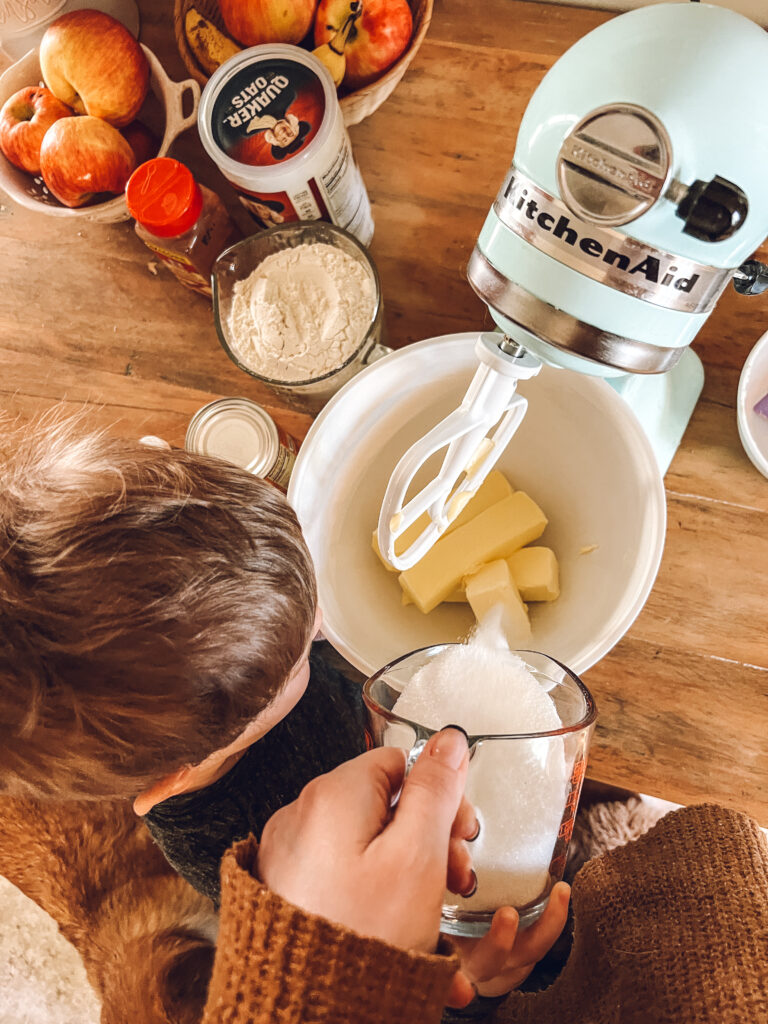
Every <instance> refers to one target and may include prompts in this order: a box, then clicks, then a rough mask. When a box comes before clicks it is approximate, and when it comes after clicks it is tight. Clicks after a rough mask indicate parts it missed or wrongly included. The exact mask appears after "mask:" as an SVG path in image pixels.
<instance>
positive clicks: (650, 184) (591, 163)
mask: <svg viewBox="0 0 768 1024" xmlns="http://www.w3.org/2000/svg"><path fill="white" fill-rule="evenodd" d="M570 153H571V154H573V157H574V158H575V159H576V160H578V161H579V163H580V164H581V166H582V167H589V168H590V170H593V171H599V172H600V173H601V174H605V175H607V176H608V177H610V178H613V179H614V181H621V182H622V183H624V184H628V185H631V186H632V188H634V189H637V190H638V191H639V192H643V193H646V192H647V193H649V194H652V193H653V190H654V187H655V185H656V184H657V179H656V178H653V177H649V176H648V175H647V174H643V172H642V171H641V170H639V169H638V168H636V167H627V168H624V167H619V166H618V165H617V164H614V163H610V162H609V161H608V160H606V158H605V156H604V155H603V154H602V153H595V152H594V150H592V149H589V148H588V147H586V146H581V145H579V143H578V142H574V143H573V144H572V145H571V149H570Z"/></svg>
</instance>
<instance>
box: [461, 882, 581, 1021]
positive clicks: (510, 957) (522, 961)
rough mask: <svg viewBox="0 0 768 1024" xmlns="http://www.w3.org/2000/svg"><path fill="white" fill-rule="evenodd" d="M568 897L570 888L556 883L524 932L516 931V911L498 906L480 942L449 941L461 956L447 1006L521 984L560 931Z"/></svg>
mask: <svg viewBox="0 0 768 1024" xmlns="http://www.w3.org/2000/svg"><path fill="white" fill-rule="evenodd" d="M570 895H571V888H570V886H569V885H567V884H566V883H565V882H558V883H557V885H556V886H554V888H553V889H552V892H551V893H550V896H549V902H548V903H547V906H546V907H545V909H544V913H543V914H542V915H541V917H540V918H539V919H538V921H536V922H535V924H532V925H531V926H530V928H526V929H525V931H518V927H517V925H518V917H517V911H516V910H515V909H514V908H513V907H502V908H501V909H500V910H497V911H496V913H495V914H494V916H493V923H492V924H491V929H490V931H489V932H488V933H487V935H484V936H483V937H482V938H481V939H460V938H452V941H453V944H454V945H455V947H456V949H457V950H458V952H459V955H460V956H461V971H460V972H459V973H458V974H457V975H456V977H455V978H454V981H453V985H452V987H451V992H450V997H449V1005H450V1006H453V1007H456V1008H460V1007H462V1006H466V1005H467V1003H469V1002H471V1000H472V999H473V998H474V996H475V994H477V995H481V996H501V995H505V994H506V993H507V992H511V991H512V989H514V988H517V986H518V985H521V984H522V983H523V982H524V981H525V979H526V978H527V977H528V975H529V974H530V973H531V971H532V970H533V968H534V966H535V965H536V964H537V963H538V961H539V960H541V958H542V957H543V956H544V955H545V954H546V953H547V952H548V951H549V949H550V948H551V947H552V945H553V944H554V942H555V941H556V940H557V937H558V936H559V935H560V932H561V931H562V930H563V927H564V925H565V922H566V919H567V917H568V901H569V899H570Z"/></svg>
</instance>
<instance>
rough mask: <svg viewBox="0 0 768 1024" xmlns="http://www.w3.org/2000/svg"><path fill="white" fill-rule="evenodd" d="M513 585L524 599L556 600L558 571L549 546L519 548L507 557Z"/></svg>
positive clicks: (558, 592) (558, 586)
mask: <svg viewBox="0 0 768 1024" xmlns="http://www.w3.org/2000/svg"><path fill="white" fill-rule="evenodd" d="M507 565H508V566H509V571H510V572H511V573H512V579H513V580H514V581H515V586H516V587H517V589H518V590H519V591H520V597H522V599H523V600H524V601H556V600H557V598H558V597H560V573H559V569H558V564H557V559H556V558H555V553H554V551H552V550H551V549H550V548H521V549H520V550H519V551H516V552H515V553H514V555H510V557H509V558H508V559H507Z"/></svg>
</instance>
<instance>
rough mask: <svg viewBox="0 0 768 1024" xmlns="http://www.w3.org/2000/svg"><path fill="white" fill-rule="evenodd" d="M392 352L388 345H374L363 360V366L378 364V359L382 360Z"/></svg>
mask: <svg viewBox="0 0 768 1024" xmlns="http://www.w3.org/2000/svg"><path fill="white" fill-rule="evenodd" d="M394 351H395V350H394V349H393V348H390V347H389V345H374V346H373V347H372V348H371V349H370V351H369V352H367V353H366V355H365V357H364V358H363V366H370V365H371V363H376V362H378V360H379V359H383V358H384V356H388V355H390V354H391V353H392V352H394Z"/></svg>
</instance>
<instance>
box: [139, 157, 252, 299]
mask: <svg viewBox="0 0 768 1024" xmlns="http://www.w3.org/2000/svg"><path fill="white" fill-rule="evenodd" d="M125 200H126V204H127V206H128V212H129V213H130V214H131V216H132V217H133V218H134V220H135V221H136V234H137V235H138V236H139V238H140V239H141V240H142V242H143V243H144V244H145V245H146V246H147V247H148V248H149V249H151V250H152V252H154V253H155V254H156V255H157V256H158V257H159V258H160V259H161V260H162V261H163V263H165V264H166V265H167V267H168V269H169V270H170V271H171V273H172V274H173V275H174V277H176V278H177V280H179V281H180V282H181V283H182V284H183V285H184V286H185V287H186V288H191V289H192V291H195V292H199V293H200V294H201V295H205V296H207V297H208V298H210V297H211V267H212V266H213V263H214V260H215V259H216V257H217V256H218V255H219V254H220V253H222V252H223V251H224V250H225V249H226V248H228V246H230V245H232V244H233V243H234V242H237V241H239V240H240V239H241V238H242V233H241V232H240V231H239V230H238V228H237V227H236V226H235V224H234V223H233V222H232V220H231V219H230V216H229V214H228V213H227V210H226V207H225V206H224V204H223V203H222V201H221V199H219V197H218V196H217V195H216V193H215V192H212V191H211V190H210V189H209V188H206V187H205V185H199V184H198V183H197V182H196V181H195V179H194V176H193V175H192V172H191V171H190V170H189V169H188V168H187V167H185V166H184V164H181V163H179V161H178V160H173V159H171V158H170V157H166V156H163V157H156V158H155V159H154V160H147V161H146V163H143V164H141V165H140V166H139V167H137V168H136V170H135V171H134V172H133V174H132V175H131V177H130V178H129V180H128V184H127V186H126V189H125Z"/></svg>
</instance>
